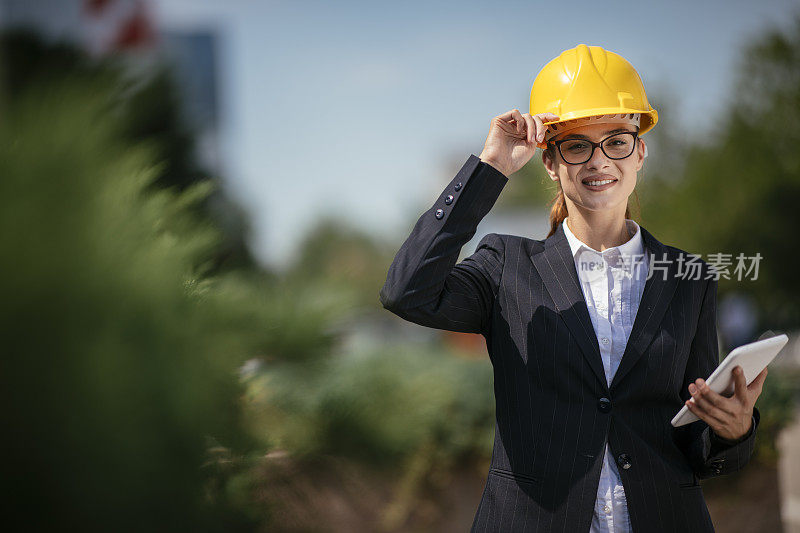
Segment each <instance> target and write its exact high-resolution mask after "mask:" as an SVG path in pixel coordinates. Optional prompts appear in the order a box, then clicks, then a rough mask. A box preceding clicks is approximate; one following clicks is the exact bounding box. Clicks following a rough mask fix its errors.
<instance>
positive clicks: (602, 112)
mask: <svg viewBox="0 0 800 533" xmlns="http://www.w3.org/2000/svg"><path fill="white" fill-rule="evenodd" d="M548 112H549V113H553V114H556V115H558V117H559V120H556V121H552V122H545V123H544V125H545V126H547V129H546V130H545V138H544V139H543V141H542V142H538V143H537V146H538V147H539V148H541V149H543V150H544V149H545V148H547V141H549V140H550V139H551V138H552V137H553V136H555V135H558V134H559V133H562V132H564V131H566V130H567V129H571V128H573V127H577V126H580V125H583V124H585V123H597V122H612V121H615V122H616V121H618V122H628V123H631V124H636V125H638V126H639V135H643V134H644V133H646V132H648V131H650V130H651V129H652V128H653V126H655V124H656V122H658V112H657V111H656V110H655V109H653V107H652V106H651V105H650V103H649V102H648V101H647V94H646V93H645V91H644V85H643V84H642V79H641V78H640V77H639V74H638V73H637V72H636V69H634V68H633V66H632V65H631V64H630V63H629V62H628V61H627V60H626V59H625V58H624V57H622V56H621V55H619V54H616V53H614V52H611V51H609V50H605V49H604V48H602V47H600V46H587V45H585V44H579V45H578V46H576V47H575V48H570V49H569V50H564V51H563V52H561V54H560V55H559V56H558V57H556V58H555V59H552V60H551V61H550V62H549V63H547V64H546V65H545V66H544V67H543V68H542V70H541V71H539V74H537V75H536V79H535V80H534V81H533V87H531V105H530V114H531V115H536V114H539V113H548ZM576 119H582V120H576Z"/></svg>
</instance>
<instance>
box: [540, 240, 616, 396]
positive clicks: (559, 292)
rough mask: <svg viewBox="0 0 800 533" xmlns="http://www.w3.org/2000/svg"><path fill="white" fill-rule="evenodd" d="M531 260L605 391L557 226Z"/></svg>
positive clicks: (579, 293) (589, 322)
mask: <svg viewBox="0 0 800 533" xmlns="http://www.w3.org/2000/svg"><path fill="white" fill-rule="evenodd" d="M531 259H532V261H533V264H534V266H535V267H536V269H537V270H538V271H539V276H541V278H542V281H543V282H544V286H545V288H546V289H547V292H548V293H549V294H550V297H551V298H552V299H553V301H554V302H555V304H556V308H557V309H558V313H559V314H560V315H561V317H562V318H563V319H564V321H565V322H566V323H567V326H568V327H569V329H570V331H571V332H572V335H573V336H574V337H575V339H576V340H577V342H578V346H580V348H581V351H582V352H583V356H584V357H585V358H586V362H588V363H589V366H590V367H591V368H592V370H593V371H594V373H595V375H596V376H597V379H598V380H599V381H600V383H601V384H602V386H603V389H604V390H608V383H607V381H606V375H605V370H603V359H602V357H601V356H600V346H599V345H598V343H597V334H596V333H595V331H594V325H593V324H592V319H591V317H590V316H589V309H588V307H587V305H586V299H585V297H584V296H583V289H581V285H580V280H579V279H578V271H577V270H576V269H575V258H574V257H573V256H572V251H571V250H570V247H569V241H568V240H567V236H566V235H565V234H564V228H563V227H562V226H561V224H559V225H558V227H557V228H556V231H555V233H553V235H551V236H550V237H548V238H547V239H545V241H544V250H542V251H541V252H539V253H537V254H534V255H533V256H532V257H531Z"/></svg>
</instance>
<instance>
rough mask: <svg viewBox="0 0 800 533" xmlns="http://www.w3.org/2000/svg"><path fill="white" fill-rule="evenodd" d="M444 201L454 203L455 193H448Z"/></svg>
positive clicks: (448, 203)
mask: <svg viewBox="0 0 800 533" xmlns="http://www.w3.org/2000/svg"><path fill="white" fill-rule="evenodd" d="M444 203H446V204H447V205H450V204H452V203H453V195H452V194H448V195H447V198H445V199H444Z"/></svg>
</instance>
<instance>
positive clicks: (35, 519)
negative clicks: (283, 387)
mask: <svg viewBox="0 0 800 533" xmlns="http://www.w3.org/2000/svg"><path fill="white" fill-rule="evenodd" d="M35 87H36V88H35V90H34V89H29V90H28V91H26V92H24V93H20V94H19V95H18V96H17V97H16V98H15V99H14V102H13V103H14V105H13V106H12V107H8V106H6V107H5V108H4V109H2V116H3V120H2V121H0V175H1V176H2V180H0V227H2V228H3V229H2V232H1V233H0V235H1V236H0V249H2V250H3V252H4V253H3V256H4V260H3V261H2V262H0V301H2V302H3V305H2V307H0V309H1V310H2V311H0V313H2V316H0V324H1V325H0V328H1V329H2V339H3V357H2V363H1V364H2V367H1V368H0V385H1V388H2V390H3V398H4V402H3V405H4V406H5V409H4V410H3V419H2V426H3V428H4V437H3V439H2V442H3V452H4V453H3V457H4V459H5V460H4V461H3V474H2V475H3V479H4V487H5V488H6V490H5V491H4V495H3V497H4V500H5V502H6V504H7V505H6V509H8V510H9V512H10V513H11V514H10V516H9V515H8V513H7V515H6V517H5V518H6V521H7V522H10V523H15V522H16V523H24V524H26V529H38V528H44V529H55V528H58V529H64V528H76V529H81V530H95V529H97V530H106V531H108V530H113V531H126V530H131V531H162V530H169V531H174V530H176V529H183V530H192V531H215V530H223V529H224V530H226V531H236V530H243V529H249V527H250V526H251V525H252V524H253V521H252V520H253V518H254V517H255V515H254V514H253V511H252V510H248V509H247V502H246V494H243V493H242V492H241V491H240V492H236V491H234V493H230V492H229V491H228V489H227V488H226V487H228V486H229V485H228V484H227V483H222V484H221V485H220V482H219V480H217V483H218V487H221V488H220V489H219V490H213V487H214V485H213V483H212V482H213V481H214V480H213V479H211V478H212V477H213V476H210V474H211V472H210V470H213V461H212V462H211V463H209V466H208V468H207V469H208V470H209V471H205V469H203V468H202V465H203V464H204V462H205V461H207V460H208V455H207V454H208V449H207V448H208V445H207V442H208V439H210V440H211V441H212V442H217V443H219V444H218V445H221V446H223V447H225V448H228V449H231V450H246V449H248V447H249V446H250V445H251V441H250V440H249V439H248V437H247V434H246V432H245V431H243V428H242V426H241V415H240V405H239V395H240V394H241V387H240V384H239V383H238V379H237V374H236V369H237V366H238V365H239V364H240V362H241V361H242V360H243V358H244V356H245V355H246V352H245V351H244V350H241V349H233V350H232V349H231V348H232V345H231V343H230V338H231V336H232V332H231V331H228V330H226V329H225V327H226V326H227V324H223V323H221V322H220V321H219V320H218V317H219V315H220V314H223V313H229V314H235V310H233V309H230V308H228V309H226V308H224V307H223V306H222V304H221V302H223V301H224V300H221V299H220V298H216V299H209V298H206V300H205V302H206V303H204V300H203V298H201V297H200V296H201V292H200V291H198V290H197V288H198V287H200V286H202V283H201V282H200V280H202V277H203V273H204V270H206V268H207V265H208V261H209V257H210V256H211V254H212V252H213V250H214V247H215V246H216V245H217V244H218V242H219V239H220V236H219V233H218V232H217V231H216V230H215V228H214V227H213V226H212V225H211V224H210V223H208V222H203V221H200V220H198V219H196V218H195V217H194V216H192V215H191V214H190V213H189V212H188V210H189V208H190V206H191V205H193V204H194V203H195V202H197V201H198V199H200V198H202V197H203V196H204V195H206V194H208V191H209V186H210V185H209V184H208V183H200V184H198V185H197V186H196V187H193V188H189V189H187V191H186V193H185V194H184V195H182V196H176V195H175V194H173V193H172V192H169V191H166V190H161V191H148V190H147V188H148V185H149V184H150V183H151V182H152V180H153V179H154V178H155V176H156V175H157V173H158V166H157V165H156V164H155V160H154V158H153V156H152V150H151V147H148V146H146V145H140V146H131V145H130V143H129V142H128V141H123V140H121V139H123V136H122V135H121V134H120V131H119V127H120V125H119V122H118V121H117V120H115V119H114V117H113V116H112V115H111V114H110V113H109V93H108V92H107V91H105V90H104V89H103V87H101V86H87V85H86V84H85V83H83V82H82V81H81V80H78V79H75V80H68V81H63V82H60V83H57V82H54V81H51V82H50V83H47V84H45V85H37V86H35ZM238 333H239V334H246V332H244V331H241V330H240V331H238ZM250 344H255V340H254V339H251V342H250ZM234 346H235V345H234ZM240 346H241V347H242V348H244V347H246V345H245V344H244V343H241V344H240ZM231 475H232V477H231V481H232V482H233V480H239V481H238V483H239V484H240V485H241V484H242V480H246V479H247V476H246V473H242V472H241V471H238V470H237V471H236V472H233V473H231ZM242 476H244V477H242ZM244 486H247V483H246V482H245V483H244ZM209 491H210V492H209ZM209 496H211V498H209Z"/></svg>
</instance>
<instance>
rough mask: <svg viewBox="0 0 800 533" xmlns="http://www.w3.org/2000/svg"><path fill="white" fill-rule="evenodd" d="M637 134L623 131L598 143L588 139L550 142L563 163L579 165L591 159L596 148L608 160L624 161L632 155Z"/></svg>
mask: <svg viewBox="0 0 800 533" xmlns="http://www.w3.org/2000/svg"><path fill="white" fill-rule="evenodd" d="M638 135H639V132H636V131H625V132H622V133H615V134H614V135H610V136H608V137H606V138H605V139H603V140H601V141H600V142H593V141H590V140H588V139H562V140H560V141H551V143H552V144H555V145H556V146H557V147H558V153H559V154H561V158H562V159H563V160H564V162H565V163H568V164H570V165H580V164H582V163H586V162H587V161H588V160H590V159H591V158H592V154H593V153H594V149H595V148H597V147H598V146H599V147H600V149H601V150H602V151H603V153H604V154H606V156H607V157H608V158H609V159H625V158H626V157H628V156H630V155H631V154H632V153H633V148H634V146H636V139H637V137H638Z"/></svg>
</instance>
